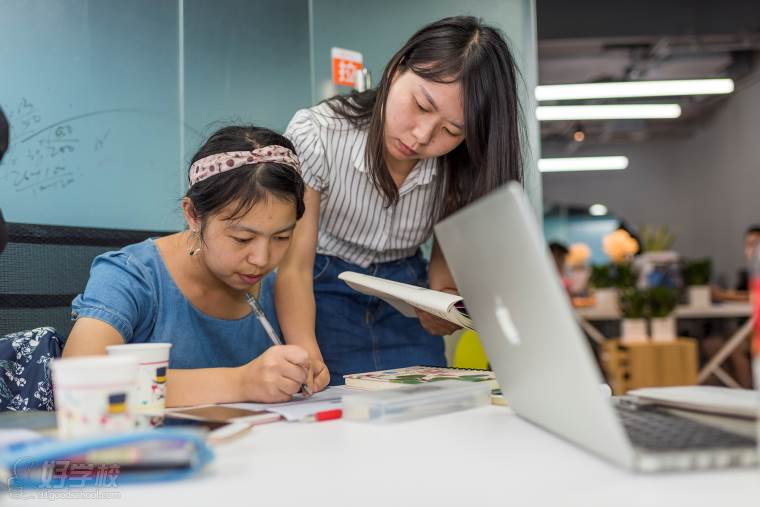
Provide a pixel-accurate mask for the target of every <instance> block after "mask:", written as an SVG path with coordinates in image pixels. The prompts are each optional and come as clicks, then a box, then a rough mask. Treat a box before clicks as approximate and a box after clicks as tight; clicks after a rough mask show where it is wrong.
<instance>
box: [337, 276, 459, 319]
mask: <svg viewBox="0 0 760 507" xmlns="http://www.w3.org/2000/svg"><path fill="white" fill-rule="evenodd" d="M338 278H340V279H341V280H343V281H344V282H346V283H347V284H348V286H349V287H351V288H352V289H354V290H357V291H359V292H361V293H363V294H367V295H370V296H376V297H379V298H380V299H382V300H383V301H385V302H386V303H388V304H389V305H391V306H392V307H393V308H395V309H396V310H398V311H399V312H401V314H402V315H404V316H405V317H416V316H417V314H416V313H415V312H414V309H415V308H418V309H420V310H422V311H425V312H428V313H431V314H433V315H436V316H438V317H441V318H442V319H446V320H448V321H449V322H453V323H454V324H456V325H458V326H462V327H466V328H468V329H473V327H472V326H473V324H472V319H470V316H469V315H468V314H467V310H466V309H465V307H464V302H463V300H462V296H458V295H456V294H449V293H448V292H441V291H437V290H432V289H426V288H425V287H418V286H416V285H409V284H406V283H401V282H396V281H394V280H386V279H384V278H378V277H376V276H370V275H365V274H361V273H354V272H353V271H344V272H343V273H341V274H340V275H338Z"/></svg>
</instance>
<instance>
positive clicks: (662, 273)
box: [636, 225, 680, 288]
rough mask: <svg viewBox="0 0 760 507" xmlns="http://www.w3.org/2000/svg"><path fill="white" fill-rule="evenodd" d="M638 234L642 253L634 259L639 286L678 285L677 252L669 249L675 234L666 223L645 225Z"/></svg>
mask: <svg viewBox="0 0 760 507" xmlns="http://www.w3.org/2000/svg"><path fill="white" fill-rule="evenodd" d="M640 234H641V243H642V245H643V247H644V253H643V254H641V255H639V257H638V258H637V259H636V264H637V268H638V270H639V273H641V280H640V283H639V287H641V288H647V287H671V288H673V287H679V286H680V280H679V277H680V273H679V264H678V253H677V252H674V251H673V250H672V249H671V248H672V246H673V242H675V239H676V236H675V234H674V233H673V232H671V231H670V230H669V229H668V226H666V225H661V226H657V227H655V226H652V225H645V226H644V227H642V228H641V230H640Z"/></svg>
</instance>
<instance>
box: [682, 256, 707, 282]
mask: <svg viewBox="0 0 760 507" xmlns="http://www.w3.org/2000/svg"><path fill="white" fill-rule="evenodd" d="M711 275H712V260H711V259H710V258H709V257H705V258H703V259H684V261H683V264H682V265H681V277H682V278H683V281H684V283H685V284H686V285H689V286H694V285H707V284H709V283H710V277H711Z"/></svg>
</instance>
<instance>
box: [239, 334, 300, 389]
mask: <svg viewBox="0 0 760 507" xmlns="http://www.w3.org/2000/svg"><path fill="white" fill-rule="evenodd" d="M308 372H309V354H308V353H307V352H306V351H305V350H304V349H302V348H301V347H299V346H298V345H275V346H273V347H269V348H268V349H267V350H266V351H265V352H264V353H263V354H261V355H260V356H259V357H257V358H256V359H254V360H253V361H251V362H250V363H248V364H245V365H243V366H241V367H240V369H239V373H240V385H241V389H242V394H243V398H244V399H245V400H247V401H257V402H263V403H277V402H283V401H290V400H291V398H292V397H293V395H294V394H295V393H297V392H298V391H300V390H301V384H303V383H304V382H306V380H307V375H308Z"/></svg>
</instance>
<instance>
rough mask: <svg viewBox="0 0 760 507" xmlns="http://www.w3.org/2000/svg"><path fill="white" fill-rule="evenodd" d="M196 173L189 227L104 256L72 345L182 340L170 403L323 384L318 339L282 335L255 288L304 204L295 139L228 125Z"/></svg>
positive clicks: (81, 302) (80, 350)
mask: <svg viewBox="0 0 760 507" xmlns="http://www.w3.org/2000/svg"><path fill="white" fill-rule="evenodd" d="M188 180H189V187H188V190H187V194H186V195H185V197H184V198H183V199H182V211H183V216H184V219H185V221H186V222H187V225H188V228H187V229H186V230H184V231H181V232H178V233H176V234H172V235H169V236H164V237H162V238H158V239H152V238H151V239H148V240H146V241H143V242H141V243H137V244H134V245H129V246H127V247H125V248H123V249H122V250H120V251H118V252H107V253H105V254H103V255H100V256H98V257H96V258H95V260H94V261H93V264H92V269H91V270H90V279H89V281H88V283H87V287H86V288H85V290H84V293H82V294H80V295H79V296H77V297H76V298H75V299H74V301H73V302H72V305H71V306H72V316H73V318H74V319H75V323H74V327H73V329H72V331H71V334H70V335H69V338H68V341H67V343H66V347H65V349H64V351H63V355H64V357H74V356H84V355H99V354H104V353H105V352H106V347H107V346H108V345H115V344H121V343H162V342H164V343H166V342H168V343H171V344H172V349H171V355H170V358H169V368H170V369H169V371H168V374H167V397H166V403H167V405H168V406H177V405H198V404H204V403H225V402H238V401H260V402H278V401H286V400H290V398H291V396H292V395H293V394H295V393H296V392H298V391H299V390H300V388H301V385H302V384H304V383H306V384H307V385H309V387H311V388H312V390H313V391H316V390H317V388H316V387H315V386H314V385H313V378H314V376H315V375H318V374H319V372H310V371H309V356H308V354H307V352H306V350H304V349H303V348H301V347H299V346H297V345H277V346H271V342H270V341H269V339H268V338H267V336H266V334H265V332H264V330H263V328H262V325H261V323H260V322H259V321H258V320H257V318H256V315H255V314H254V313H253V312H252V311H251V308H250V306H249V305H248V302H247V298H246V295H247V294H251V295H254V296H255V293H256V291H257V289H258V286H259V285H258V284H259V281H260V280H261V279H262V278H263V277H264V276H265V275H266V274H267V273H269V272H270V271H272V270H273V269H274V268H275V267H276V266H277V265H278V264H279V262H280V260H281V259H282V258H283V257H284V256H285V253H286V252H287V250H288V248H289V246H290V240H291V236H292V234H293V229H294V228H295V226H296V222H297V221H298V220H299V219H300V218H301V216H302V215H303V212H304V201H303V194H304V181H303V179H302V178H301V174H300V162H299V160H298V158H297V157H296V155H295V148H294V147H293V145H292V144H291V143H290V141H288V140H287V139H286V138H285V137H283V136H281V135H279V134H277V133H275V132H272V131H271V130H268V129H264V128H257V127H253V126H231V127H225V128H222V129H220V130H218V131H217V132H215V133H214V134H213V135H212V136H211V137H210V138H209V139H208V141H206V143H205V144H204V145H203V146H202V147H201V148H200V150H199V151H198V152H197V153H196V154H195V156H194V157H193V159H192V163H191V165H190V168H189V171H188ZM267 310H269V311H268V312H267V313H270V314H273V313H274V310H273V309H267V308H265V311H267ZM272 317H273V315H270V318H272ZM104 381H105V379H104Z"/></svg>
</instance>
